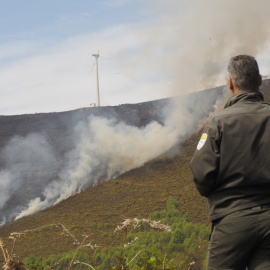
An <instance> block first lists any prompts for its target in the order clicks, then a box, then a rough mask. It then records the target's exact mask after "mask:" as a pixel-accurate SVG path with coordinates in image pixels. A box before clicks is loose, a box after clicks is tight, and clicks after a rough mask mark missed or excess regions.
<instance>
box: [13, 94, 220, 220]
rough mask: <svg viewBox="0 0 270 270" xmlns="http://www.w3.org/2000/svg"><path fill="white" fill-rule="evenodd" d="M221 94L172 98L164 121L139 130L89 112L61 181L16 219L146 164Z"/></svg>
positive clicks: (196, 123)
mask: <svg viewBox="0 0 270 270" xmlns="http://www.w3.org/2000/svg"><path fill="white" fill-rule="evenodd" d="M216 98H217V91H213V92H211V93H209V94H206V93H196V94H193V95H185V96H181V97H180V98H175V99H173V100H172V101H171V102H170V104H169V106H167V107H165V108H164V115H165V116H164V123H163V124H161V123H159V122H157V121H152V122H150V123H149V124H148V125H146V126H144V127H142V128H138V127H136V126H131V125H128V124H125V123H124V122H121V121H120V122H119V120H117V119H113V118H104V117H99V116H89V118H88V121H87V122H80V123H78V124H77V126H76V127H75V130H74V132H75V134H77V142H76V143H75V145H76V147H75V148H74V149H73V150H72V151H70V152H69V154H68V155H67V158H68V162H67V163H66V166H65V167H64V168H62V170H61V171H60V173H59V177H58V179H56V180H54V181H52V182H50V183H49V184H48V185H47V186H46V187H45V188H44V190H43V192H42V195H41V196H38V197H36V198H34V199H32V200H31V201H30V202H29V204H28V206H27V208H25V209H23V211H21V212H20V213H19V214H18V215H17V217H16V219H18V218H21V217H24V216H27V215H30V214H33V213H35V212H37V211H40V210H42V209H45V208H47V207H48V206H50V205H53V204H55V203H59V202H60V201H62V200H64V199H66V198H68V197H69V196H71V195H74V194H75V193H77V192H80V191H81V190H83V189H85V188H87V187H90V186H92V185H95V184H97V183H100V182H103V181H106V180H108V179H113V178H114V177H116V176H118V175H119V174H121V173H123V172H125V171H128V170H131V169H133V168H136V167H139V166H142V165H143V164H144V163H145V162H146V161H149V160H151V159H153V158H155V157H157V156H159V155H160V154H162V153H164V152H165V151H166V150H168V149H170V148H171V147H173V146H174V145H175V144H177V143H179V142H180V141H182V140H183V139H184V138H185V137H187V136H188V135H190V134H191V133H192V132H194V130H196V129H197V128H198V127H199V126H200V125H201V124H202V121H203V116H206V115H207V114H208V113H209V111H211V110H213V104H215V100H216Z"/></svg>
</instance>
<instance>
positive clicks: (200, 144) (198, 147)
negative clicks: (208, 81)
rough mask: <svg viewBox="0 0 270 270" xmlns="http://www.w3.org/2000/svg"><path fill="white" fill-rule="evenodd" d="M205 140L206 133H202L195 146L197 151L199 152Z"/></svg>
mask: <svg viewBox="0 0 270 270" xmlns="http://www.w3.org/2000/svg"><path fill="white" fill-rule="evenodd" d="M206 140H207V134H206V133H203V134H202V136H201V138H200V140H199V143H198V145H197V149H198V150H200V149H201V148H202V147H203V146H204V144H205V142H206Z"/></svg>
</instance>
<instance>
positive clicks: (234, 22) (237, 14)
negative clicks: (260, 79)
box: [119, 0, 270, 95]
mask: <svg viewBox="0 0 270 270" xmlns="http://www.w3.org/2000/svg"><path fill="white" fill-rule="evenodd" d="M145 3H146V9H145V12H146V13H150V14H152V15H153V16H152V17H153V19H152V20H151V22H150V23H149V24H148V25H142V27H141V28H140V29H139V30H138V31H137V32H134V33H135V35H137V40H140V41H141V45H140V46H139V47H138V48H137V51H136V52H137V53H134V50H133V51H132V53H131V51H130V50H127V51H126V52H125V53H124V54H123V53H122V52H121V54H119V57H120V58H121V59H122V64H123V65H124V62H127V59H129V61H128V65H129V66H131V67H132V70H130V69H128V67H127V69H126V70H130V76H133V77H134V76H135V75H134V74H136V72H135V70H136V71H137V72H138V74H139V76H138V77H137V78H134V79H135V80H137V79H140V78H144V77H145V76H147V77H150V76H153V77H155V78H156V79H157V80H159V79H160V78H162V79H164V80H165V81H166V82H167V84H169V87H168V91H169V94H171V95H178V94H179V93H183V92H193V91H195V90H196V91H197V90H201V89H206V88H211V87H216V86H217V85H223V84H225V75H226V74H225V71H226V66H227V64H228V61H229V59H230V58H231V57H232V56H234V55H238V54H250V55H253V56H255V57H257V56H260V55H261V54H263V53H266V52H267V50H268V49H267V46H268V44H269V42H268V41H269V27H268V25H269V23H270V16H269V12H268V11H269V8H270V2H269V1H268V0H261V1H259V2H254V1H253V0H237V1H235V0H228V1H216V0H205V1H201V0H183V1H178V0H169V1H163V0H149V1H145ZM130 55H132V57H130ZM268 68H269V64H268ZM268 72H269V70H268ZM157 74H158V76H157Z"/></svg>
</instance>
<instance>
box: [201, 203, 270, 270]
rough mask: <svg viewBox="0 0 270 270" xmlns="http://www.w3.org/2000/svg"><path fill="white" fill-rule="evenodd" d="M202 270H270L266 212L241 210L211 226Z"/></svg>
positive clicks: (269, 221) (269, 224) (269, 214)
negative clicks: (206, 254) (205, 266)
mask: <svg viewBox="0 0 270 270" xmlns="http://www.w3.org/2000/svg"><path fill="white" fill-rule="evenodd" d="M246 267H247V268H246ZM206 269H207V270H216V269H222V270H245V269H249V270H255V269H256V270H268V269H269V270H270V209H269V208H268V209H264V208H262V207H260V206H258V207H253V208H252V209H247V210H241V211H238V212H235V213H233V214H230V215H228V216H226V217H224V218H223V219H221V220H220V221H219V222H217V223H216V224H214V227H213V231H212V234H211V237H210V243H209V247H208V259H207V268H206Z"/></svg>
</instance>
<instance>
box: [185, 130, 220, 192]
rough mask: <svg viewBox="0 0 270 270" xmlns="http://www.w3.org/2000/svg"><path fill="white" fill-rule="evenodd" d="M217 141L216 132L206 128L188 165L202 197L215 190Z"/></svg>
mask: <svg viewBox="0 0 270 270" xmlns="http://www.w3.org/2000/svg"><path fill="white" fill-rule="evenodd" d="M217 141H218V138H217V131H216V130H214V129H212V128H210V127H208V126H207V127H206V128H205V130H204V133H203V134H202V137H201V139H200V141H199V143H198V145H197V149H196V151H195V153H194V156H193V158H192V160H191V163H190V167H191V170H192V173H193V176H194V179H193V181H194V183H195V185H196V188H197V189H198V191H199V192H200V194H201V195H202V196H204V197H208V196H209V195H210V194H211V193H212V192H213V191H214V190H215V183H216V179H217V175H218V169H219V158H220V151H219V146H218V143H217Z"/></svg>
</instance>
